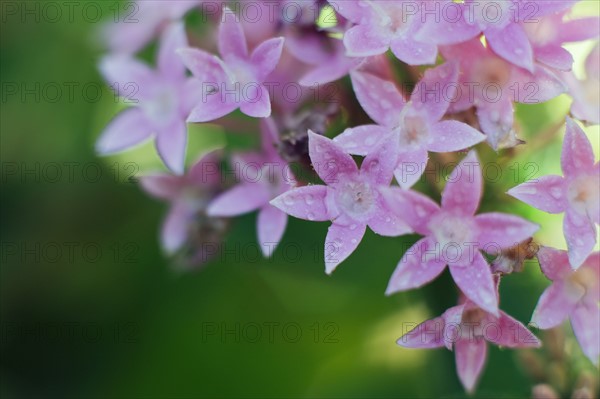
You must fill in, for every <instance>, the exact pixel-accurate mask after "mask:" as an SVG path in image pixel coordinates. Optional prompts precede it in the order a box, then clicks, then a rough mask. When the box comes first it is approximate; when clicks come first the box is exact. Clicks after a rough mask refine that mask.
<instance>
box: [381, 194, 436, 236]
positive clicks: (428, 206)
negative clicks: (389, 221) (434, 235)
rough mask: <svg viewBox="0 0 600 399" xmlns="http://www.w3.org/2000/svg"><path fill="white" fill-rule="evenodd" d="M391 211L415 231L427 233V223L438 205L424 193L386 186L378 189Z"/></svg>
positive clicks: (428, 232) (422, 233)
mask: <svg viewBox="0 0 600 399" xmlns="http://www.w3.org/2000/svg"><path fill="white" fill-rule="evenodd" d="M379 191H380V192H381V194H382V196H383V198H384V200H385V202H386V203H387V207H388V208H389V209H390V212H391V213H394V214H396V215H398V216H400V217H401V218H402V219H403V220H405V221H406V223H407V224H408V225H409V226H410V227H411V228H412V229H413V230H414V231H416V232H417V233H419V234H421V235H429V234H430V231H429V227H428V224H429V222H430V221H431V218H432V216H433V215H435V214H436V213H438V212H439V211H440V207H439V206H438V204H436V203H435V202H434V201H432V200H431V199H430V198H429V197H427V196H426V195H423V194H421V193H419V192H416V191H413V190H404V189H401V188H398V187H387V188H385V189H381V188H380V190H379Z"/></svg>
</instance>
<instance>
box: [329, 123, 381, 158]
mask: <svg viewBox="0 0 600 399" xmlns="http://www.w3.org/2000/svg"><path fill="white" fill-rule="evenodd" d="M389 133H390V129H389V128H387V127H383V126H379V125H363V126H357V127H352V128H347V129H346V130H344V131H343V132H342V133H341V134H339V135H337V136H336V137H335V138H334V139H333V142H334V143H336V144H338V145H339V146H341V147H342V148H343V149H344V151H346V152H348V153H349V154H354V155H362V156H365V155H367V154H369V153H371V152H372V151H374V150H375V148H377V146H378V145H380V142H381V140H382V139H383V138H385V137H387V136H388V135H389Z"/></svg>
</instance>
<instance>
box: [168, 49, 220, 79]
mask: <svg viewBox="0 0 600 399" xmlns="http://www.w3.org/2000/svg"><path fill="white" fill-rule="evenodd" d="M176 53H177V54H179V57H181V61H182V62H183V64H184V65H185V66H186V67H187V69H189V70H190V71H191V72H192V74H193V75H194V77H195V78H197V79H198V80H199V81H200V82H201V83H202V84H211V85H216V86H217V87H220V85H221V83H223V82H225V81H227V77H226V73H225V69H224V68H223V61H221V60H220V59H219V57H217V56H216V55H213V54H210V53H207V52H206V51H204V50H200V49H197V48H183V49H179V50H177V51H176Z"/></svg>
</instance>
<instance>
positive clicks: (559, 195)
mask: <svg viewBox="0 0 600 399" xmlns="http://www.w3.org/2000/svg"><path fill="white" fill-rule="evenodd" d="M562 194H563V193H562V190H561V189H560V188H558V187H552V188H551V189H550V195H551V196H552V197H553V198H554V199H561V198H562Z"/></svg>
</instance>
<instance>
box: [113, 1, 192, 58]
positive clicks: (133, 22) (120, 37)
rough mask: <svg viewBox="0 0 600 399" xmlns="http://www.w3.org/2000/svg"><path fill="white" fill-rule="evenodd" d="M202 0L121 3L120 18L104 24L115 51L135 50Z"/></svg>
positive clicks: (118, 13) (116, 15)
mask: <svg viewBox="0 0 600 399" xmlns="http://www.w3.org/2000/svg"><path fill="white" fill-rule="evenodd" d="M201 3H202V0H152V1H147V0H136V1H135V2H131V3H129V4H127V5H126V4H123V5H121V4H118V5H117V7H118V8H117V9H115V10H114V12H115V15H114V17H115V18H116V20H118V22H116V23H114V22H113V23H110V24H108V25H106V26H105V27H104V36H105V40H106V41H107V42H108V46H109V48H110V50H111V51H114V52H119V53H127V54H132V53H135V52H137V51H139V50H141V49H142V48H143V47H144V46H146V45H147V44H148V43H149V42H150V41H151V40H153V39H154V37H155V35H158V34H160V33H161V31H162V30H163V29H164V28H165V27H166V26H168V25H169V23H171V22H177V21H179V20H181V18H182V17H183V16H184V15H185V14H186V13H187V12H188V11H189V10H191V9H192V8H195V7H198V6H199V5H200V4H201Z"/></svg>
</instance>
